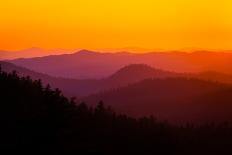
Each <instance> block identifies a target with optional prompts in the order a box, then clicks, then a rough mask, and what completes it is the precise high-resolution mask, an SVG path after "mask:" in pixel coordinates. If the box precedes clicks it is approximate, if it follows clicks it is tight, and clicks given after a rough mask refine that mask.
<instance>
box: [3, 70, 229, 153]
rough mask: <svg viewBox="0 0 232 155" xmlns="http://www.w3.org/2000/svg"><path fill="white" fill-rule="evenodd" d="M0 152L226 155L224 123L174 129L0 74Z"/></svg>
mask: <svg viewBox="0 0 232 155" xmlns="http://www.w3.org/2000/svg"><path fill="white" fill-rule="evenodd" d="M0 103H1V104H0V120H1V127H0V137H1V138H0V147H1V151H3V150H4V151H8V153H11V152H13V151H17V153H22V154H26V153H28V154H115V155H118V154H156V153H163V154H164V153H169V154H178V155H179V154H204V155H206V154H230V153H232V150H231V145H232V126H231V124H229V123H223V124H205V125H202V126H194V125H191V124H185V125H182V126H173V125H170V124H168V123H167V122H160V121H158V120H156V119H155V118H154V117H152V116H150V117H144V118H139V119H134V118H131V117H127V116H126V115H118V114H116V113H115V112H114V111H113V110H112V109H111V108H110V107H105V106H104V103H103V102H100V103H99V104H98V105H97V106H96V107H89V106H87V105H86V104H85V103H76V102H75V100H74V99H71V100H69V99H67V98H66V97H64V96H63V95H62V93H61V91H60V90H58V89H55V90H52V89H51V88H50V87H49V85H48V86H46V87H43V86H42V84H41V81H40V80H37V81H33V80H31V78H30V77H19V76H18V75H17V74H16V72H12V73H6V72H3V71H1V69H0Z"/></svg>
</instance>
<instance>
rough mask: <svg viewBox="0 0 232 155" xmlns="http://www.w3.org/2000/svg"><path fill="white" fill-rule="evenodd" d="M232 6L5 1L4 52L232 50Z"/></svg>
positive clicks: (152, 0)
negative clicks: (65, 49) (125, 48)
mask: <svg viewBox="0 0 232 155" xmlns="http://www.w3.org/2000/svg"><path fill="white" fill-rule="evenodd" d="M231 8H232V1H231V0H217V1H216V0H215V1H214V0H1V1H0V37H1V38H0V49H2V50H20V49H24V48H29V47H40V48H67V49H74V48H87V49H96V48H122V47H142V48H161V49H181V48H205V49H232V9H231Z"/></svg>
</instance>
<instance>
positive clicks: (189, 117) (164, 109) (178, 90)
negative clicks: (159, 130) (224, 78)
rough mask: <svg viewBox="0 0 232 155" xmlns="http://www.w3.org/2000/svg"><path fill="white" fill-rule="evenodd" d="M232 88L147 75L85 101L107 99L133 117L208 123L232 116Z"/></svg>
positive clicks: (214, 83)
mask: <svg viewBox="0 0 232 155" xmlns="http://www.w3.org/2000/svg"><path fill="white" fill-rule="evenodd" d="M231 88H232V87H231V86H228V85H225V84H220V83H217V82H210V81H204V80H199V79H191V78H167V79H147V80H143V81H141V82H138V83H136V84H131V85H129V86H127V87H122V88H119V89H114V90H111V91H106V92H102V93H98V94H95V95H91V96H88V97H86V98H83V99H82V100H81V101H84V102H86V103H89V104H90V105H95V104H96V103H97V102H98V101H104V103H105V104H107V105H110V106H112V107H113V109H115V110H116V111H117V112H121V113H127V114H129V115H130V116H133V117H141V116H149V115H155V116H156V117H157V118H158V119H161V120H168V121H170V122H174V123H177V122H178V123H183V122H185V123H186V122H194V123H196V122H198V123H199V122H204V123H205V122H207V121H210V120H214V121H225V120H230V119H231V118H232V104H231V103H232V102H231V101H232V97H231V96H232V89H231ZM222 92H223V93H222ZM220 94H221V95H220ZM211 104H212V106H211ZM219 118H220V119H219Z"/></svg>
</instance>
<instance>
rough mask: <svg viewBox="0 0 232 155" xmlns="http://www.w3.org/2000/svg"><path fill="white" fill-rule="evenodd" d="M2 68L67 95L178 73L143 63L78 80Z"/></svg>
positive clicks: (3, 63) (5, 64)
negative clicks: (99, 77)
mask: <svg viewBox="0 0 232 155" xmlns="http://www.w3.org/2000/svg"><path fill="white" fill-rule="evenodd" d="M0 65H1V66H2V69H3V70H4V71H6V72H12V71H14V70H15V71H17V73H18V74H19V75H20V76H30V77H31V78H32V79H34V80H38V79H41V80H42V82H43V84H50V85H51V86H52V88H59V89H61V90H62V91H63V93H64V94H65V95H67V96H77V97H79V96H85V95H90V94H94V93H97V92H99V91H106V90H108V89H114V88H118V87H122V86H127V85H128V84H132V83H135V82H138V81H141V80H144V79H147V78H151V77H152V78H164V77H173V76H176V75H178V74H175V73H171V72H166V71H162V70H158V69H154V68H151V67H149V66H147V65H143V64H132V65H128V66H126V67H123V68H121V69H120V70H119V71H117V72H116V73H114V74H113V75H111V76H110V77H108V78H104V79H100V80H94V79H93V80H91V79H87V80H78V79H68V78H58V77H52V76H49V75H46V74H42V73H37V72H34V71H31V70H29V69H26V68H23V67H19V66H16V65H14V64H11V63H8V62H3V61H0Z"/></svg>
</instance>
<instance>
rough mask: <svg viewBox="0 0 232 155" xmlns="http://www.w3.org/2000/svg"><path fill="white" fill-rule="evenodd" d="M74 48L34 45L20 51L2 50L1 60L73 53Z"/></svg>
mask: <svg viewBox="0 0 232 155" xmlns="http://www.w3.org/2000/svg"><path fill="white" fill-rule="evenodd" d="M73 52H74V50H65V49H42V48H37V47H32V48H28V49H24V50H19V51H0V60H11V59H17V58H32V57H42V56H48V55H58V54H64V53H73Z"/></svg>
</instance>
